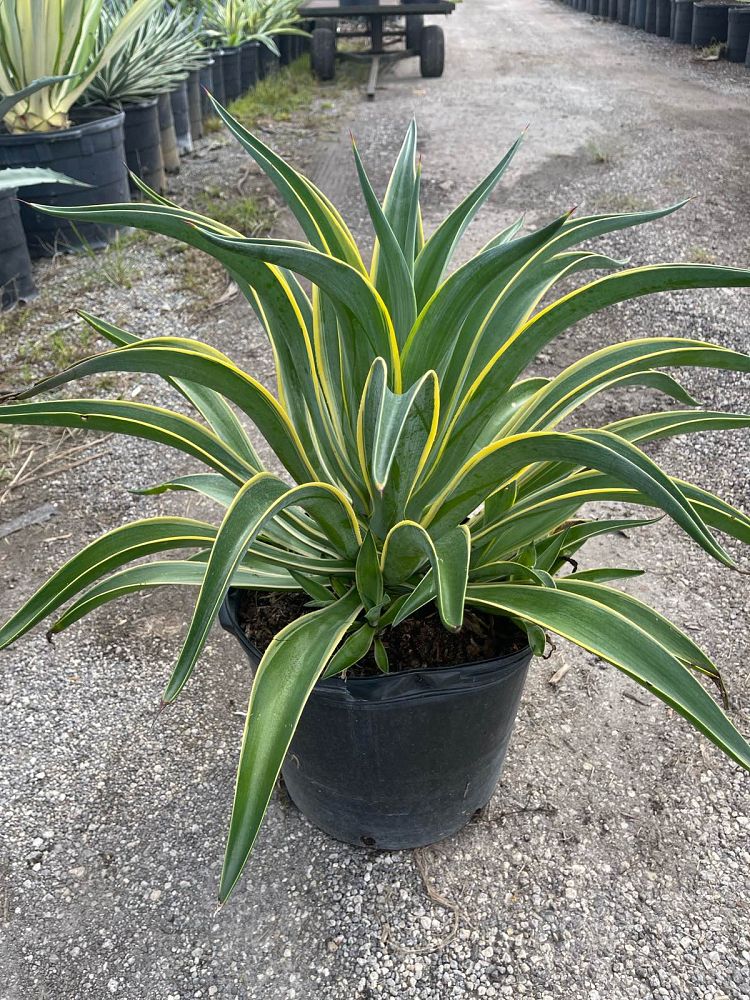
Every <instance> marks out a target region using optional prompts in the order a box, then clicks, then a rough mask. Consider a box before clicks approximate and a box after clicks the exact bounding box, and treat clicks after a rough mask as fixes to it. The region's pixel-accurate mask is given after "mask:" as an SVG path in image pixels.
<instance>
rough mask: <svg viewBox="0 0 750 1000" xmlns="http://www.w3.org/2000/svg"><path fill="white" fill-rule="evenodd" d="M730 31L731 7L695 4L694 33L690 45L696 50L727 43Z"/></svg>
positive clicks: (714, 4) (726, 5)
mask: <svg viewBox="0 0 750 1000" xmlns="http://www.w3.org/2000/svg"><path fill="white" fill-rule="evenodd" d="M728 30H729V5H728V4H716V3H694V4H693V33H692V35H691V38H690V44H691V45H692V46H693V47H694V48H696V49H704V48H706V46H707V45H713V44H715V43H717V42H726V40H727V32H728Z"/></svg>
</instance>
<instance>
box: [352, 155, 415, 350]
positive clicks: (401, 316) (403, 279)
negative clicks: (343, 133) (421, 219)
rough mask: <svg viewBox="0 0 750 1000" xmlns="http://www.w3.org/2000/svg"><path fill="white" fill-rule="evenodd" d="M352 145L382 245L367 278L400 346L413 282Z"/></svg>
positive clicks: (409, 322) (410, 316) (410, 319)
mask: <svg viewBox="0 0 750 1000" xmlns="http://www.w3.org/2000/svg"><path fill="white" fill-rule="evenodd" d="M352 148H353V150H354V162H355V163H356V166H357V173H358V175H359V184H360V187H361V188H362V194H363V195H364V199H365V204H366V205H367V210H368V212H369V213H370V218H371V219H372V224H373V228H374V229H375V233H376V236H377V239H378V243H379V245H380V246H381V247H383V248H384V252H383V253H381V256H380V260H381V261H382V263H381V266H380V267H379V268H378V269H377V273H376V271H375V270H374V271H373V273H372V275H371V280H372V282H373V284H374V285H375V287H376V288H377V290H378V292H379V293H380V295H382V297H383V301H384V302H385V304H386V306H387V308H388V311H389V313H390V314H391V317H392V318H393V326H394V330H395V332H396V339H397V341H398V344H399V347H401V346H402V345H403V344H404V341H405V340H406V338H407V336H408V333H409V331H410V330H411V328H412V326H413V325H414V321H415V319H416V318H417V303H416V299H415V297H414V284H413V282H412V277H411V274H410V272H409V267H408V265H407V263H406V258H405V257H404V252H403V250H402V249H401V246H400V245H399V242H398V240H397V238H396V234H395V233H394V232H393V230H392V229H391V225H390V223H389V221H388V219H387V218H386V216H385V212H384V211H383V209H382V208H381V206H380V203H379V202H378V199H377V198H376V197H375V192H374V191H373V189H372V185H371V184H370V180H369V178H368V176H367V172H366V171H365V168H364V165H363V163H362V160H361V158H360V155H359V152H358V150H357V146H356V143H354V142H352Z"/></svg>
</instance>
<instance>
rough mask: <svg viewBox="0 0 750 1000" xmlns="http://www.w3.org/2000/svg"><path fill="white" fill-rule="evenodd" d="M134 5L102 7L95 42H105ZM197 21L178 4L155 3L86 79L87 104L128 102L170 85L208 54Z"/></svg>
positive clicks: (116, 0) (118, 1) (114, 0)
mask: <svg viewBox="0 0 750 1000" xmlns="http://www.w3.org/2000/svg"><path fill="white" fill-rule="evenodd" d="M132 7H133V0H110V2H109V4H108V5H107V7H105V8H104V10H103V11H102V18H101V21H100V24H99V44H100V45H102V46H104V45H106V44H107V42H108V39H109V38H110V37H111V36H112V35H113V34H114V32H116V31H117V25H118V24H119V23H120V22H121V20H122V18H123V17H125V16H126V15H127V13H128V11H129V10H131V8H132ZM202 36H203V31H202V29H201V26H200V21H199V19H197V18H196V17H195V15H194V14H191V13H189V12H187V11H185V10H183V8H182V7H181V6H180V5H178V6H176V7H173V8H169V7H167V6H166V5H164V4H162V5H160V6H158V7H157V8H156V9H155V10H154V11H153V12H152V13H151V14H150V15H149V17H148V19H147V20H146V21H145V22H144V23H143V24H142V25H141V27H140V28H139V29H138V30H137V31H136V32H135V33H134V34H133V35H132V36H131V37H130V39H129V40H128V41H127V43H126V44H125V45H124V46H122V47H121V48H120V49H119V50H118V52H117V53H116V54H115V55H114V57H113V58H112V59H110V60H109V62H108V63H107V65H106V66H104V67H103V68H102V69H101V70H100V71H99V72H98V73H97V74H96V76H95V77H94V79H93V80H92V81H91V83H90V84H89V87H88V89H87V91H86V94H85V99H86V100H87V101H88V102H90V103H99V102H101V103H106V104H127V103H132V102H135V101H139V100H143V99H145V98H148V97H153V96H154V95H156V94H163V93H165V92H166V91H170V90H174V88H175V87H176V86H178V84H179V83H180V82H181V81H182V80H184V79H185V77H186V76H187V75H188V73H189V72H190V70H193V69H197V68H198V67H200V66H202V65H203V64H204V63H205V62H206V61H207V60H208V59H210V52H208V51H207V49H206V48H205V47H204V46H203V43H202Z"/></svg>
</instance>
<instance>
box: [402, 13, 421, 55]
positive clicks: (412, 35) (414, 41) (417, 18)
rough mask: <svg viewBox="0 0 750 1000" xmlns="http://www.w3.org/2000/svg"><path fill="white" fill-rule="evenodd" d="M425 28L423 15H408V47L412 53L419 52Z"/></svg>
mask: <svg viewBox="0 0 750 1000" xmlns="http://www.w3.org/2000/svg"><path fill="white" fill-rule="evenodd" d="M423 27H424V15H423V14H407V15H406V47H407V49H409V51H410V52H419V42H420V39H421V36H422V28H423Z"/></svg>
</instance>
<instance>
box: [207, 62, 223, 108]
mask: <svg viewBox="0 0 750 1000" xmlns="http://www.w3.org/2000/svg"><path fill="white" fill-rule="evenodd" d="M208 89H209V90H210V91H211V94H212V95H213V98H214V100H216V101H218V102H219V104H220V105H221V106H222V108H225V107H226V106H227V95H226V91H225V90H224V59H223V52H222V50H221V49H216V51H215V52H214V63H213V66H212V68H211V86H210V87H209V88H208Z"/></svg>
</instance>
